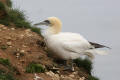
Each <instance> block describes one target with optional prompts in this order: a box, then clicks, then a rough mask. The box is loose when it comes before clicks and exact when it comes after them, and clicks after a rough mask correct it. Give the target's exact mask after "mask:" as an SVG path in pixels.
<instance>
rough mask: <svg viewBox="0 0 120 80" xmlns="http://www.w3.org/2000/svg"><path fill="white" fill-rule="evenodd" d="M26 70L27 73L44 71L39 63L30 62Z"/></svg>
mask: <svg viewBox="0 0 120 80" xmlns="http://www.w3.org/2000/svg"><path fill="white" fill-rule="evenodd" d="M26 72H27V73H40V72H45V68H43V66H42V65H41V64H37V63H34V62H32V63H30V64H29V65H28V66H27V67H26Z"/></svg>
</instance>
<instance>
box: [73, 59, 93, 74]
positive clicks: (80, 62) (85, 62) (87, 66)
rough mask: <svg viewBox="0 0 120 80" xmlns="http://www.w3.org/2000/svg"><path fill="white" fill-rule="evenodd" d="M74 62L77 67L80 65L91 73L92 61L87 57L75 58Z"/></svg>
mask: <svg viewBox="0 0 120 80" xmlns="http://www.w3.org/2000/svg"><path fill="white" fill-rule="evenodd" d="M74 63H76V65H77V66H78V67H82V68H84V69H85V70H87V72H88V73H89V74H90V75H91V71H92V68H93V67H92V62H91V61H90V60H88V59H80V58H79V59H75V60H74Z"/></svg>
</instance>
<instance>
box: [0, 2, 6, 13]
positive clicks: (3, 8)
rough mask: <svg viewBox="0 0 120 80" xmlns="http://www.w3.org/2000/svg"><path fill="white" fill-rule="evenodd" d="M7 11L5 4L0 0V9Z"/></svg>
mask: <svg viewBox="0 0 120 80" xmlns="http://www.w3.org/2000/svg"><path fill="white" fill-rule="evenodd" d="M1 10H2V11H5V6H4V4H3V3H2V2H0V11H1Z"/></svg>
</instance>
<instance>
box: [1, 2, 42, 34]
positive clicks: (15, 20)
mask: <svg viewBox="0 0 120 80" xmlns="http://www.w3.org/2000/svg"><path fill="white" fill-rule="evenodd" d="M7 5H8V7H9V8H8V7H6V6H5V5H4V4H3V3H2V2H0V12H1V11H2V12H5V13H6V14H5V15H4V17H2V18H1V19H0V24H4V25H6V26H10V25H11V24H14V25H15V26H16V27H18V28H27V29H31V31H33V32H36V33H38V34H40V28H36V27H32V25H31V22H30V21H28V20H27V19H26V17H25V14H24V12H23V11H20V10H18V9H13V8H12V2H11V0H7Z"/></svg>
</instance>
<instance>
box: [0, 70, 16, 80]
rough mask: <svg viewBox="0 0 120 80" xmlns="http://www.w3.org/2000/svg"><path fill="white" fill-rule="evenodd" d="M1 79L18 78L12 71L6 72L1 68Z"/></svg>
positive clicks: (11, 79)
mask: <svg viewBox="0 0 120 80" xmlns="http://www.w3.org/2000/svg"><path fill="white" fill-rule="evenodd" d="M0 80H16V79H15V78H14V77H13V75H12V73H6V72H5V71H4V70H2V69H0Z"/></svg>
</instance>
